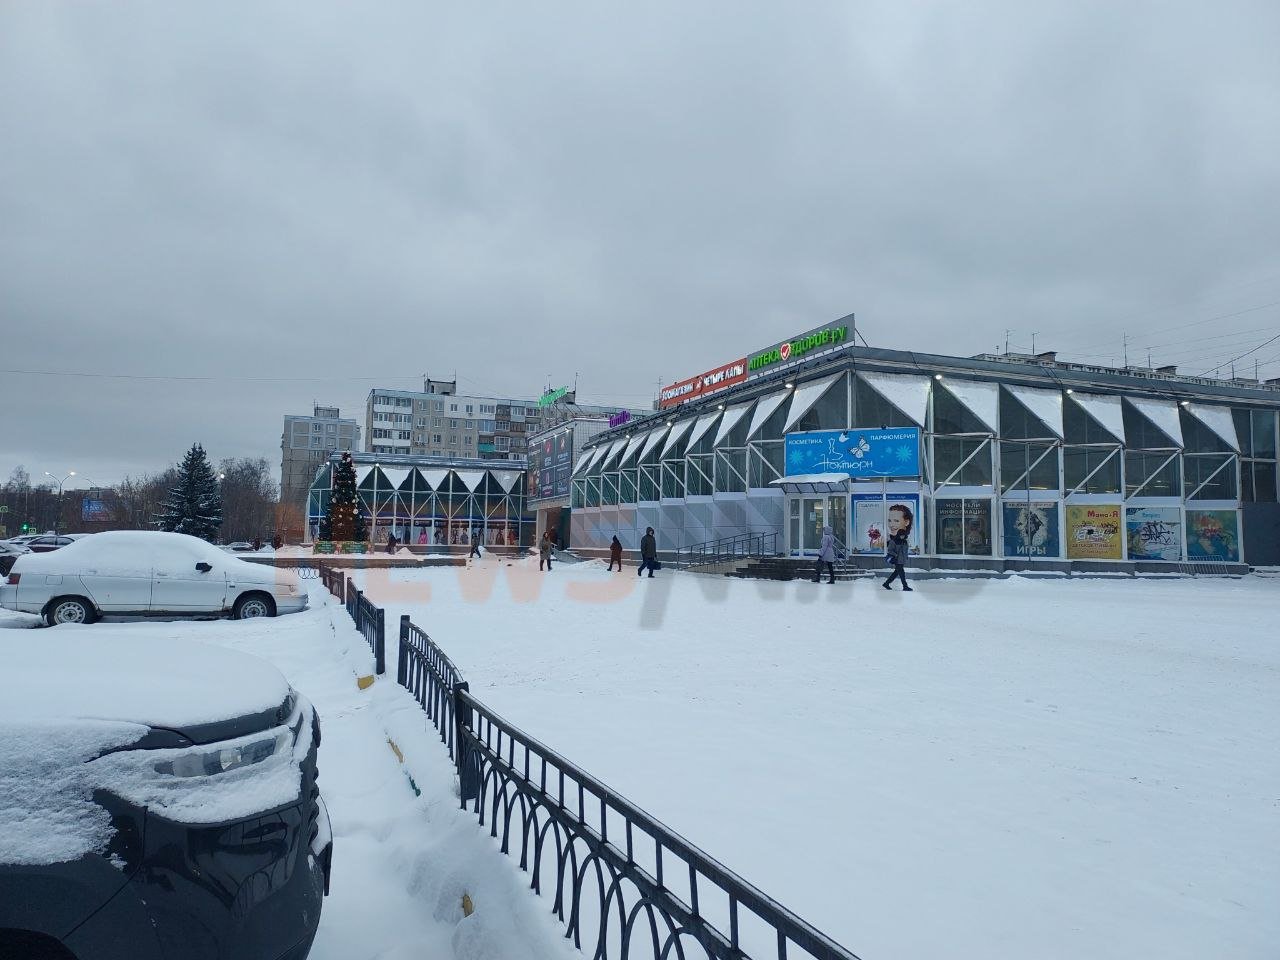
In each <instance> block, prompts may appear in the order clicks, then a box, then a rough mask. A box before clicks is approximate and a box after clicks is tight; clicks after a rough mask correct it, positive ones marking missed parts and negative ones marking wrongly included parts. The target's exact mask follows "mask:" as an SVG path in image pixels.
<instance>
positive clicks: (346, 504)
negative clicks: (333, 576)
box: [320, 452, 368, 542]
mask: <svg viewBox="0 0 1280 960" xmlns="http://www.w3.org/2000/svg"><path fill="white" fill-rule="evenodd" d="M367 536H368V530H367V528H366V526H365V522H364V516H363V514H361V513H360V500H359V497H358V495H357V494H356V465H355V461H353V460H352V459H351V454H350V453H349V452H344V453H343V454H342V459H341V460H340V461H338V466H337V468H336V469H335V470H334V471H333V494H332V496H330V497H329V509H328V510H327V511H325V515H324V519H323V520H321V521H320V539H321V540H339V541H341V540H356V541H361V542H362V541H364V539H365V538H366V537H367Z"/></svg>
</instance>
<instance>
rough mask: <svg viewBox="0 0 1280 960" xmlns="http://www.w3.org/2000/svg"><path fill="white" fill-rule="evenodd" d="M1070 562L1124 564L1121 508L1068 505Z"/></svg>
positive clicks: (1108, 504)
mask: <svg viewBox="0 0 1280 960" xmlns="http://www.w3.org/2000/svg"><path fill="white" fill-rule="evenodd" d="M1066 513H1067V559H1068V560H1122V559H1124V541H1123V540H1122V539H1121V536H1120V504H1118V503H1116V504H1111V503H1104V504H1091V505H1081V504H1068V505H1067V510H1066Z"/></svg>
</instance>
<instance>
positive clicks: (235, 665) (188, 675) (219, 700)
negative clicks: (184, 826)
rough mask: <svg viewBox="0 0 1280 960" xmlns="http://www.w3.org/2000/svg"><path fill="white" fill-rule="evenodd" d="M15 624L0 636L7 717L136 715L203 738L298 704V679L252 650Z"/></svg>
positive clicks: (136, 719)
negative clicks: (294, 694) (292, 681)
mask: <svg viewBox="0 0 1280 960" xmlns="http://www.w3.org/2000/svg"><path fill="white" fill-rule="evenodd" d="M6 632H8V633H14V634H18V636H16V637H15V638H14V639H12V640H10V639H9V638H7V637H6V638H4V639H3V640H0V724H3V723H5V722H6V721H13V722H18V721H43V720H55V721H68V722H70V721H86V720H87V721H104V722H108V723H128V724H138V725H140V726H142V727H152V728H162V729H167V730H174V731H177V732H179V733H182V734H183V735H184V736H186V737H187V738H188V739H190V740H192V741H193V742H196V743H201V742H210V741H211V740H214V739H218V738H220V737H223V736H226V731H227V728H228V726H229V725H230V726H234V727H236V728H237V729H240V728H245V727H251V726H257V727H259V728H261V727H263V726H269V725H270V724H271V723H274V722H278V720H277V719H276V717H277V715H278V714H279V713H280V712H281V711H282V710H283V711H285V712H286V713H287V712H288V707H289V701H290V699H291V691H290V689H289V683H288V681H287V680H285V678H284V676H283V675H282V674H281V673H280V671H279V670H277V669H276V668H275V667H273V666H272V665H271V664H269V663H267V662H266V661H264V660H260V659H258V658H257V657H255V656H252V655H251V654H247V653H241V652H239V651H236V650H228V649H226V648H224V647H214V646H209V645H208V644H203V643H199V642H196V641H190V640H178V639H174V638H172V637H168V636H160V637H156V636H139V635H134V636H130V635H128V633H127V632H125V631H120V632H113V634H112V635H110V636H107V637H104V636H103V634H102V633H101V632H98V631H95V630H93V629H92V628H88V627H77V626H64V627H58V628H55V629H53V630H47V631H42V632H40V633H39V634H35V635H31V634H29V633H28V632H27V631H21V632H19V631H6ZM149 632H151V633H154V632H155V631H149ZM121 634H123V635H121Z"/></svg>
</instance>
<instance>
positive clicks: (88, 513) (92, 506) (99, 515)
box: [80, 497, 111, 523]
mask: <svg viewBox="0 0 1280 960" xmlns="http://www.w3.org/2000/svg"><path fill="white" fill-rule="evenodd" d="M80 519H81V520H83V521H85V522H86V523H95V522H102V521H107V520H110V519H111V508H110V507H108V506H107V503H106V501H105V500H96V499H91V498H89V497H84V498H83V499H82V500H81V502H80Z"/></svg>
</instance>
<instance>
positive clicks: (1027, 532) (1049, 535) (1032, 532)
mask: <svg viewBox="0 0 1280 960" xmlns="http://www.w3.org/2000/svg"><path fill="white" fill-rule="evenodd" d="M1003 512H1004V516H1003V520H1004V555H1005V556H1006V557H1046V558H1048V557H1054V558H1056V557H1059V556H1061V555H1062V541H1061V538H1060V537H1059V536H1058V504H1057V503H1056V502H1055V501H1052V500H1045V501H1035V500H1032V501H1031V502H1030V503H1016V502H1013V503H1011V502H1009V501H1007V500H1006V501H1005V503H1004V506H1003Z"/></svg>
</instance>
